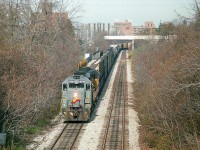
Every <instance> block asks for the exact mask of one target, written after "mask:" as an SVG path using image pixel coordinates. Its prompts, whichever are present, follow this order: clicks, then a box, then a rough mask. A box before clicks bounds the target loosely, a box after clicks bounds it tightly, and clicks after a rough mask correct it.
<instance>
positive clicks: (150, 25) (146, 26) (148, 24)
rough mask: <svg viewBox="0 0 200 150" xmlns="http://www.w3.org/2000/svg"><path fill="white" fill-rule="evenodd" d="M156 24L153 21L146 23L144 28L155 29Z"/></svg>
mask: <svg viewBox="0 0 200 150" xmlns="http://www.w3.org/2000/svg"><path fill="white" fill-rule="evenodd" d="M155 27H156V26H155V24H154V23H153V21H145V22H144V28H155Z"/></svg>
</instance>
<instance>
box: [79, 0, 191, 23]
mask: <svg viewBox="0 0 200 150" xmlns="http://www.w3.org/2000/svg"><path fill="white" fill-rule="evenodd" d="M81 2H82V3H83V6H82V7H83V9H84V12H83V13H82V15H81V16H82V18H81V20H80V21H81V22H83V23H94V22H102V23H111V24H113V22H115V21H125V20H126V19H128V20H129V21H130V22H132V23H133V25H136V26H139V25H143V24H144V22H145V21H153V22H154V23H155V24H156V26H158V24H159V23H160V21H161V22H165V21H172V20H173V19H175V18H177V13H179V14H181V15H184V16H187V15H188V13H189V10H188V8H189V7H190V6H191V4H192V2H193V0H81Z"/></svg>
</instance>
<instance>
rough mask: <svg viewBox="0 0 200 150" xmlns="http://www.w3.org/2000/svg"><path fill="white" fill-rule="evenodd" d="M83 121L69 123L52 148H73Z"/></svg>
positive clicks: (55, 149)
mask: <svg viewBox="0 0 200 150" xmlns="http://www.w3.org/2000/svg"><path fill="white" fill-rule="evenodd" d="M82 126H83V123H68V124H66V126H65V128H64V129H63V131H62V132H61V133H60V135H59V137H58V139H57V140H56V141H55V143H54V144H53V145H52V147H51V148H50V149H51V150H58V149H59V150H66V149H69V150H71V149H72V148H73V146H74V144H75V142H76V139H77V137H78V135H79V134H80V131H81V128H82Z"/></svg>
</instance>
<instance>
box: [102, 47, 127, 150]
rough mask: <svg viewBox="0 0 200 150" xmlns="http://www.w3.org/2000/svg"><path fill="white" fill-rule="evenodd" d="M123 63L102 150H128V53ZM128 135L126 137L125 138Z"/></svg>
mask: <svg viewBox="0 0 200 150" xmlns="http://www.w3.org/2000/svg"><path fill="white" fill-rule="evenodd" d="M121 60H122V61H121V62H120V64H119V66H118V73H117V75H116V77H115V82H114V86H113V87H114V89H113V92H112V93H113V94H112V96H111V105H110V108H109V112H108V117H107V121H106V122H107V124H106V125H105V129H104V131H103V132H104V133H103V141H102V142H101V144H102V145H101V150H105V149H106V150H116V149H121V150H124V149H128V148H127V147H128V142H127V139H126V136H127V134H128V129H126V126H127V121H126V114H127V110H126V105H127V93H126V92H127V91H126V87H127V86H126V81H127V80H126V77H127V74H126V72H127V69H126V68H127V67H126V52H124V51H123V52H122V58H121ZM125 135H126V136H125Z"/></svg>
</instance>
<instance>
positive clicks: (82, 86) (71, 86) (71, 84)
mask: <svg viewBox="0 0 200 150" xmlns="http://www.w3.org/2000/svg"><path fill="white" fill-rule="evenodd" d="M69 88H84V84H83V83H78V84H75V83H70V84H69Z"/></svg>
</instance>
